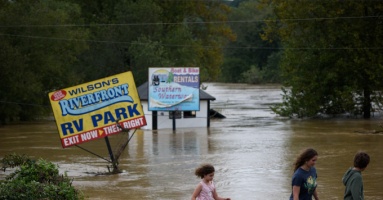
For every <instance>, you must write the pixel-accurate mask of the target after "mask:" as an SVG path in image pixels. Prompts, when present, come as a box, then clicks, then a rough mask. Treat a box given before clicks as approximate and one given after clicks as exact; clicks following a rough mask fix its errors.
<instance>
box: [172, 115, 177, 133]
mask: <svg viewBox="0 0 383 200" xmlns="http://www.w3.org/2000/svg"><path fill="white" fill-rule="evenodd" d="M172 115H173V131H175V130H176V111H173V112H172Z"/></svg>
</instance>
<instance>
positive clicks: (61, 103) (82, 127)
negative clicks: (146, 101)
mask: <svg viewBox="0 0 383 200" xmlns="http://www.w3.org/2000/svg"><path fill="white" fill-rule="evenodd" d="M49 99H50V102H51V106H52V109H53V114H54V117H55V120H56V124H57V128H58V131H59V134H60V139H61V144H62V146H63V148H65V147H69V146H72V145H77V144H81V143H83V142H88V141H91V140H95V139H99V138H104V137H106V136H109V135H113V134H117V133H119V132H121V131H122V129H121V128H120V127H122V128H123V129H135V128H139V127H141V126H145V125H146V120H145V116H144V112H143V110H142V106H141V103H140V98H139V96H138V93H137V88H136V85H135V83H134V79H133V75H132V73H131V72H125V73H122V74H117V75H114V76H110V77H106V78H103V79H99V80H96V81H92V82H89V83H85V84H81V85H77V86H74V87H70V88H65V89H61V90H58V91H55V92H51V93H49ZM117 122H118V125H119V126H120V127H119V126H118V125H117Z"/></svg>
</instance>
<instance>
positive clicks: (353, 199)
mask: <svg viewBox="0 0 383 200" xmlns="http://www.w3.org/2000/svg"><path fill="white" fill-rule="evenodd" d="M369 163H370V156H369V155H368V154H367V153H365V152H358V153H357V154H356V155H355V157H354V167H350V168H349V169H348V170H347V171H346V173H345V174H344V176H343V178H342V181H343V184H344V185H345V186H346V189H345V190H344V199H345V200H363V199H364V194H363V179H362V171H364V170H365V169H366V167H367V165H368V164H369Z"/></svg>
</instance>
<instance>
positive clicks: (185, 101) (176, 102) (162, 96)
mask: <svg viewBox="0 0 383 200" xmlns="http://www.w3.org/2000/svg"><path fill="white" fill-rule="evenodd" d="M199 79H200V78H199V68H198V67H173V68H149V79H148V80H149V81H148V84H149V87H148V90H149V91H148V106H149V107H148V109H149V110H150V111H198V110H199V109H200V102H199V84H200V81H199Z"/></svg>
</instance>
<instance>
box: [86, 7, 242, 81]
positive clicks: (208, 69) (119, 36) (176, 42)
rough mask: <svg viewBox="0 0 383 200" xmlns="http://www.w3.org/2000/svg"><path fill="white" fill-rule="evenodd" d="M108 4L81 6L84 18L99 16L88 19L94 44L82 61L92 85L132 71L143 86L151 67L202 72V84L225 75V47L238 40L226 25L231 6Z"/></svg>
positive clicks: (91, 44)
mask: <svg viewBox="0 0 383 200" xmlns="http://www.w3.org/2000/svg"><path fill="white" fill-rule="evenodd" d="M104 4H105V1H95V2H93V3H91V6H90V8H89V7H88V5H87V4H86V3H81V7H82V11H83V16H84V17H85V16H92V13H94V15H96V16H95V17H92V18H88V20H89V22H88V23H90V24H93V25H94V26H91V27H90V30H91V32H92V41H94V42H92V43H90V46H91V48H90V49H89V51H88V52H86V53H84V54H82V55H81V57H80V58H81V60H82V63H81V65H82V66H84V68H83V72H82V74H84V77H86V79H87V80H93V79H96V78H101V77H104V76H106V75H111V74H116V73H121V72H124V71H127V70H130V71H132V72H133V74H134V75H135V79H136V80H137V81H136V82H137V84H142V83H143V81H146V80H147V70H148V68H149V67H172V66H177V67H182V66H185V67H200V68H201V71H202V73H201V79H202V80H207V79H209V78H210V79H212V80H214V79H216V78H217V77H218V76H219V73H220V66H221V64H222V62H223V52H222V46H224V45H225V44H226V42H227V41H229V40H232V39H233V38H234V37H235V36H234V35H233V34H232V32H231V30H230V28H229V27H228V26H227V25H226V24H225V22H226V20H227V18H226V16H227V13H228V12H229V10H230V9H229V7H228V6H227V5H225V4H223V3H222V2H220V1H172V0H161V1H156V0H142V1H133V0H119V1H111V2H109V3H107V4H106V5H104ZM95 11H97V12H95ZM89 12H91V13H89ZM211 22H214V23H211ZM100 24H101V25H100ZM98 25H99V26H98ZM97 41H104V42H97ZM153 45H155V46H153ZM150 46H151V47H150ZM149 47H150V48H149ZM143 50H145V51H152V50H154V52H143ZM157 50H160V51H159V52H157ZM142 53H143V54H142ZM144 55H147V57H145V58H143V57H142V56H144ZM151 55H155V56H154V57H152V56H151ZM138 58H140V59H141V60H138ZM159 59H160V60H159Z"/></svg>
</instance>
